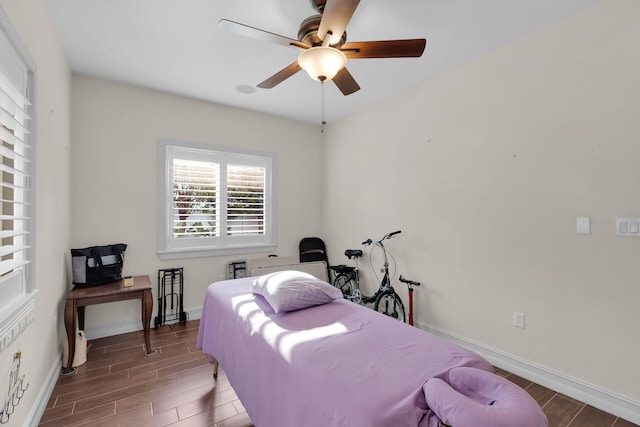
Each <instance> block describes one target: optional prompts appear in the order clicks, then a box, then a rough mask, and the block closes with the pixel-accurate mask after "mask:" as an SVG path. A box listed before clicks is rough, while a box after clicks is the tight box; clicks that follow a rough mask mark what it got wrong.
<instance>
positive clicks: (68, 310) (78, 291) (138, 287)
mask: <svg viewBox="0 0 640 427" xmlns="http://www.w3.org/2000/svg"><path fill="white" fill-rule="evenodd" d="M130 299H140V300H141V305H142V326H143V328H144V342H145V346H146V348H145V350H146V354H153V353H155V351H154V350H152V349H151V340H150V336H149V331H150V329H149V328H150V325H151V312H152V311H153V296H152V294H151V281H150V280H149V276H135V277H134V278H133V286H129V287H125V286H124V281H123V280H118V281H115V282H112V283H108V284H105V285H99V286H92V287H87V288H85V287H78V286H75V287H74V288H73V289H72V290H71V292H69V294H67V302H66V304H65V307H64V326H65V328H66V330H67V340H68V344H69V357H68V359H67V365H66V367H65V366H63V369H62V373H63V374H69V373H71V372H73V371H74V368H73V356H74V355H75V351H76V350H75V349H76V339H75V335H76V334H75V332H76V322H75V320H76V313H77V314H78V327H79V329H80V330H84V309H85V307H86V306H88V305H93V304H104V303H107V302H115V301H125V300H130Z"/></svg>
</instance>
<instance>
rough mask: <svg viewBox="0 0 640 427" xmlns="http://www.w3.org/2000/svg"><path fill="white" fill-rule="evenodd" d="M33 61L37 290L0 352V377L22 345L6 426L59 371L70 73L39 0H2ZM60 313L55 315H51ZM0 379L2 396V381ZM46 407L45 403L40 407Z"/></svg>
mask: <svg viewBox="0 0 640 427" xmlns="http://www.w3.org/2000/svg"><path fill="white" fill-rule="evenodd" d="M0 4H1V5H2V7H3V8H4V10H5V12H6V13H7V15H9V18H10V19H11V21H12V23H13V25H14V27H15V28H16V30H17V32H18V34H19V35H20V38H21V39H22V41H23V42H24V43H25V45H26V46H27V48H28V50H29V51H30V53H31V56H32V57H33V58H34V60H35V61H36V63H37V75H36V96H35V97H36V102H37V106H36V107H37V108H36V117H35V120H36V168H37V171H36V181H35V184H36V191H37V194H36V202H35V203H36V206H35V225H36V240H35V259H36V286H37V288H38V290H39V293H38V295H37V297H36V307H35V310H34V314H33V321H32V323H31V324H30V325H29V326H28V327H27V329H26V330H25V331H24V332H23V333H22V335H20V337H19V338H18V339H17V340H16V341H15V342H14V343H13V344H12V345H11V346H10V347H9V348H7V349H5V350H4V351H3V352H2V353H0V378H2V379H5V378H7V379H8V372H9V370H10V367H11V364H12V361H13V356H14V354H15V353H16V352H17V351H18V350H21V351H22V359H21V373H22V374H24V375H25V382H27V383H29V388H28V389H27V391H26V392H25V394H24V397H23V398H22V400H21V401H20V404H19V405H18V406H17V407H16V411H15V413H14V414H13V415H11V418H10V420H9V423H8V424H5V425H7V426H22V425H25V423H26V422H29V421H33V420H34V417H35V421H36V422H37V420H38V418H37V416H36V414H35V412H37V410H38V408H37V405H38V404H39V403H41V402H40V400H41V399H45V400H44V403H45V404H46V400H47V399H48V395H46V393H45V390H44V389H45V388H46V386H47V385H48V384H47V381H48V380H50V379H51V376H52V375H53V380H54V381H55V379H57V374H58V371H57V370H55V371H53V372H52V368H53V367H55V364H56V363H57V362H58V356H59V354H60V344H61V342H62V341H61V340H62V335H63V334H64V328H63V327H62V318H61V317H62V311H61V310H62V307H63V305H64V298H65V295H66V290H67V283H68V281H67V267H66V255H67V251H68V250H69V234H70V230H69V228H70V222H69V220H70V209H69V203H70V169H71V168H70V151H69V134H70V130H69V120H70V119H69V117H70V116H69V114H70V106H69V104H70V90H71V73H70V70H69V67H68V65H67V62H66V59H65V56H64V53H63V51H62V48H61V46H60V43H59V41H58V38H57V36H56V34H55V32H54V29H53V25H52V23H51V21H50V20H49V17H48V15H47V13H46V10H45V7H44V4H43V2H42V1H19V0H0ZM55 319H57V320H55ZM7 384H8V383H5V382H4V381H3V382H2V383H1V384H0V387H1V389H0V396H2V400H1V401H0V402H1V403H0V404H4V399H5V397H6V392H7V390H6V388H5V387H6V386H7ZM42 409H44V408H42Z"/></svg>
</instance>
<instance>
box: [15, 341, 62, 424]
mask: <svg viewBox="0 0 640 427" xmlns="http://www.w3.org/2000/svg"><path fill="white" fill-rule="evenodd" d="M54 360H55V362H54V364H53V366H52V367H51V370H50V371H49V375H47V378H46V380H45V382H44V384H43V385H42V387H41V388H40V392H39V393H38V395H37V396H36V400H35V404H34V405H33V406H32V407H31V411H29V415H27V419H26V420H25V423H24V425H26V426H29V427H37V426H38V424H40V419H41V418H42V415H43V414H44V410H45V409H47V403H49V398H51V394H52V393H53V389H54V388H55V386H56V383H57V382H58V378H59V377H60V371H61V369H62V352H59V353H58V357H56V358H55V359H54Z"/></svg>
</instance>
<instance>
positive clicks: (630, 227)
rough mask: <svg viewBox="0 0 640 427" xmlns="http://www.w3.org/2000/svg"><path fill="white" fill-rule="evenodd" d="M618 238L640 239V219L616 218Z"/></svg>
mask: <svg viewBox="0 0 640 427" xmlns="http://www.w3.org/2000/svg"><path fill="white" fill-rule="evenodd" d="M616 236H625V237H640V218H616Z"/></svg>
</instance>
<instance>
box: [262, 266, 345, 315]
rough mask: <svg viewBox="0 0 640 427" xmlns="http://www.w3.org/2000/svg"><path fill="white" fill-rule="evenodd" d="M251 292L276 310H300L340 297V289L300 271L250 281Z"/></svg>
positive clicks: (277, 311)
mask: <svg viewBox="0 0 640 427" xmlns="http://www.w3.org/2000/svg"><path fill="white" fill-rule="evenodd" d="M252 290H253V293H254V294H258V295H261V296H262V297H263V298H264V299H265V300H267V302H268V303H269V305H271V307H272V308H273V311H275V312H276V313H281V312H285V311H294V310H300V309H303V308H307V307H312V306H315V305H320V304H326V303H328V302H330V301H333V300H334V299H340V298H342V291H341V290H340V289H338V288H336V287H334V286H331V285H330V284H329V283H327V282H325V281H323V280H319V279H316V278H315V277H314V276H312V275H311V274H308V273H303V272H301V271H292V270H291V271H277V272H275V273H270V274H265V275H264V276H260V277H258V278H256V279H255V280H254V281H253V285H252Z"/></svg>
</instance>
